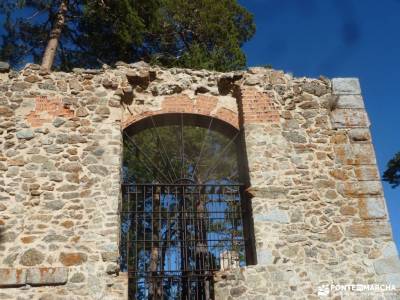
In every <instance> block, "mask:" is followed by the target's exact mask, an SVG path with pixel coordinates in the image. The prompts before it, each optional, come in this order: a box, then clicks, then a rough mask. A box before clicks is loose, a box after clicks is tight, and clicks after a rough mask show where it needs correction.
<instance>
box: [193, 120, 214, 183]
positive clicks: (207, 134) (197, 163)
mask: <svg viewBox="0 0 400 300" xmlns="http://www.w3.org/2000/svg"><path fill="white" fill-rule="evenodd" d="M213 120H214V118H211V119H210V123H209V124H208V128H207V132H206V135H205V136H204V139H203V142H202V143H201V148H200V154H199V158H198V159H197V162H196V164H195V165H194V168H193V173H192V179H194V175H195V174H196V170H197V166H198V165H199V163H200V159H201V156H202V155H203V150H204V146H205V144H206V140H207V137H208V136H209V134H210V130H211V124H212V122H213Z"/></svg>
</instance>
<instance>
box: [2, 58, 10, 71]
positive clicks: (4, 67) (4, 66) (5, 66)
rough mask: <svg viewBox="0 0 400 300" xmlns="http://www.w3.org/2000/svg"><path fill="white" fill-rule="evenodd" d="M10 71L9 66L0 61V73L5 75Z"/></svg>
mask: <svg viewBox="0 0 400 300" xmlns="http://www.w3.org/2000/svg"><path fill="white" fill-rule="evenodd" d="M9 71H10V64H9V63H7V62H4V61H0V73H7V72H9Z"/></svg>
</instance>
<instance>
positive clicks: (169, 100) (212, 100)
mask: <svg viewBox="0 0 400 300" xmlns="http://www.w3.org/2000/svg"><path fill="white" fill-rule="evenodd" d="M182 113H183V114H186V115H191V116H196V115H197V116H203V117H206V118H213V119H215V120H218V121H220V122H224V123H227V124H229V125H230V126H232V127H233V128H235V129H237V130H239V115H238V113H237V111H233V110H231V109H228V108H226V107H223V106H219V105H218V98H217V97H213V96H205V95H198V96H196V98H195V100H194V101H193V100H192V99H190V98H189V96H187V95H185V94H180V95H174V96H167V97H165V98H164V99H163V101H162V102H161V108H160V109H158V110H144V111H142V112H140V113H137V114H131V115H130V116H129V117H128V118H127V119H125V120H123V121H122V126H121V127H122V129H123V130H125V129H127V128H128V127H130V126H131V125H134V124H136V123H138V122H139V121H141V120H144V119H146V118H149V117H151V116H152V117H154V116H160V115H170V117H171V116H172V115H174V114H182Z"/></svg>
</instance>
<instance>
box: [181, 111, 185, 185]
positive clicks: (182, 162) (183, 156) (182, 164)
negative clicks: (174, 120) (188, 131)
mask: <svg viewBox="0 0 400 300" xmlns="http://www.w3.org/2000/svg"><path fill="white" fill-rule="evenodd" d="M184 164H185V141H184V139H183V114H181V178H184V168H185V166H184Z"/></svg>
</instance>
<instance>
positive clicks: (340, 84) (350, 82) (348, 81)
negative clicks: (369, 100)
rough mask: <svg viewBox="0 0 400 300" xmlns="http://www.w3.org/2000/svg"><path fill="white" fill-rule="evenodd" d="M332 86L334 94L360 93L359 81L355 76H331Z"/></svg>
mask: <svg viewBox="0 0 400 300" xmlns="http://www.w3.org/2000/svg"><path fill="white" fill-rule="evenodd" d="M332 88H333V93H334V94H336V95H359V94H361V89H360V82H359V81H358V79H357V78H333V79H332Z"/></svg>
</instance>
